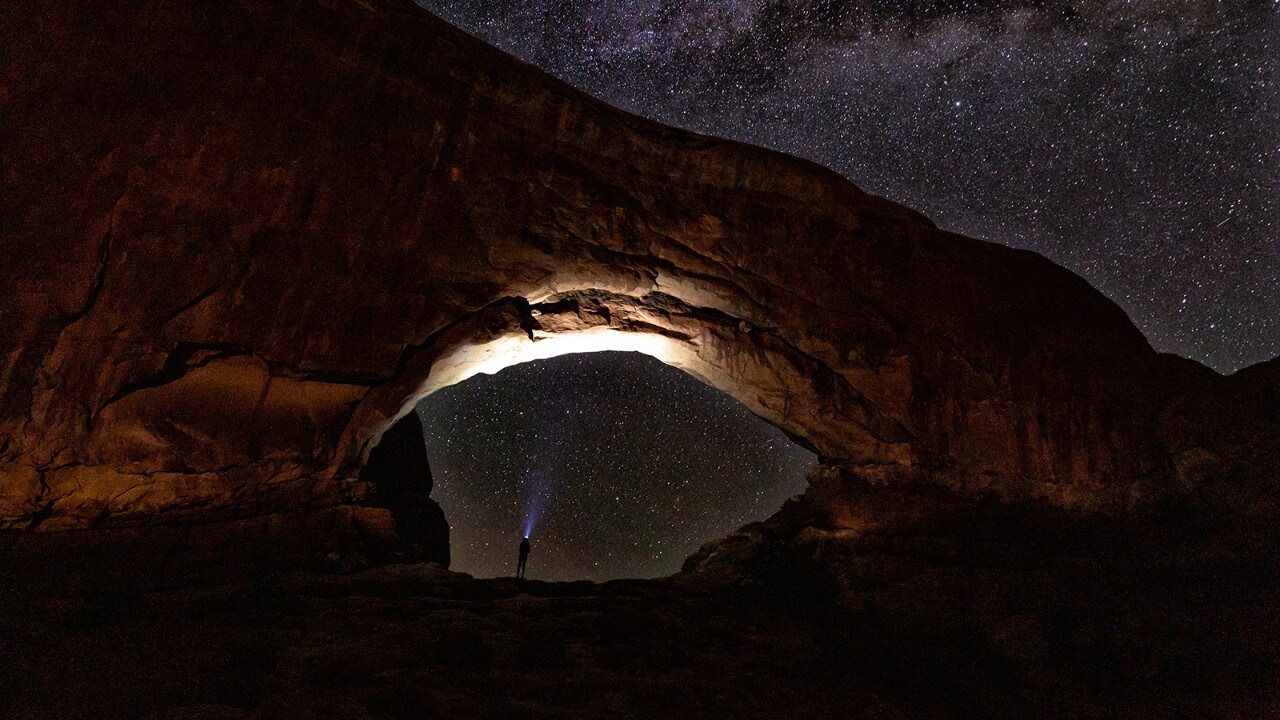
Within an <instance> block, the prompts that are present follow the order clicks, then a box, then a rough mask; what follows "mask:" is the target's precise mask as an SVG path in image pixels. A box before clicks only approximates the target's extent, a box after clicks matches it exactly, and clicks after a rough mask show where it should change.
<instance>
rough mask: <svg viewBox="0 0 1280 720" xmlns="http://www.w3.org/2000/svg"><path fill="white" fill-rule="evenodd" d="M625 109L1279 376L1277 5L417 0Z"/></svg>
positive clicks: (1140, 0) (1173, 337)
mask: <svg viewBox="0 0 1280 720" xmlns="http://www.w3.org/2000/svg"><path fill="white" fill-rule="evenodd" d="M419 2H421V3H422V4H423V5H424V6H425V7H427V9H429V10H432V11H433V12H435V13H436V14H438V15H440V16H441V17H443V18H444V19H446V20H448V21H450V22H453V23H454V24H456V25H458V26H459V27H461V28H463V29H465V30H467V31H469V32H471V33H472V34H474V35H476V36H477V37H480V38H482V39H484V40H486V41H488V42H490V43H491V44H494V45H496V46H498V47H500V48H502V49H504V50H506V51H508V52H510V53H512V54H514V55H516V56H518V57H521V58H523V59H525V60H528V61H529V62H532V63H533V64H535V65H538V66H540V67H542V68H543V69H545V70H547V71H548V72H550V73H552V74H553V75H556V76H558V77H560V78H562V79H564V80H566V81H567V82H569V83H571V84H573V85H576V86H578V87H580V88H582V89H583V90H585V91H587V92H589V93H591V94H593V95H596V96H597V97H600V98H602V99H604V100H606V101H608V102H610V103H612V104H614V105H617V106H618V107H621V108H623V109H626V110H629V111H631V112H635V113H637V114H640V115H644V116H647V117H650V118H653V119H655V120H658V121H661V122H665V123H668V124H671V125H675V126H678V127H683V128H687V129H690V130H695V131H698V132H703V133H708V134H712V135H718V136H722V137H728V138H733V139H738V140H744V141H746V142H750V143H754V144H757V145H764V146H768V147H772V148H776V149H779V150H782V151H784V152H787V153H791V154H794V155H800V156H803V157H806V158H809V159H812V160H815V161H817V162H819V163H822V164H824V165H826V166H828V167H830V168H833V169H835V170H836V171H838V172H841V173H843V174H844V175H846V176H847V177H849V178H850V179H851V180H853V181H854V182H855V183H856V184H858V185H859V186H860V187H862V188H863V189H865V190H868V191H870V192H873V193H876V194H879V195H883V196H885V197H888V198H890V199H893V200H896V201H899V202H902V203H904V204H906V205H909V206H911V207H914V208H916V209H918V210H921V211H923V212H925V213H926V214H928V215H929V216H930V217H932V218H933V219H934V220H935V221H936V222H938V224H939V225H941V226H943V227H945V228H948V229H951V230H955V231H957V232H961V233H964V234H966V235H970V236H973V237H978V238H982V239H985V240H991V241H993V242H999V243H1004V244H1007V245H1012V246H1015V247H1020V248H1027V249H1031V250H1035V251H1037V252H1039V253H1041V254H1043V255H1045V256H1047V257H1049V258H1050V259H1052V260H1054V261H1056V262H1058V263H1060V264H1062V265H1065V266H1066V267H1068V268H1070V269H1072V270H1074V271H1075V272H1077V273H1078V274H1080V275H1082V276H1083V277H1085V278H1086V279H1088V280H1089V281H1090V282H1091V283H1092V284H1093V285H1094V286H1095V287H1097V288H1099V289H1100V290H1102V292H1104V293H1105V294H1106V295H1108V296H1109V297H1111V298H1112V299H1113V300H1115V301H1116V302H1118V303H1119V304H1120V305H1121V307H1123V308H1124V309H1125V310H1126V311H1127V312H1128V313H1129V315H1130V317H1131V318H1133V320H1134V322H1135V323H1136V324H1137V325H1138V327H1139V328H1140V329H1142V330H1143V332H1145V333H1146V334H1147V337H1148V338H1149V339H1150V340H1151V343H1152V345H1154V346H1155V347H1156V349H1158V350H1162V351H1169V352H1174V353H1177V354H1180V355H1184V356H1186V357H1190V358H1193V359H1195V360H1198V361H1200V362H1203V363H1205V364H1207V365H1209V366H1210V367H1213V368H1215V369H1217V370H1219V371H1222V372H1230V371H1233V370H1236V369H1239V368H1240V367H1244V366H1246V365H1250V364H1252V363H1255V362H1259V361H1262V360H1266V359H1269V358H1271V357H1274V356H1276V355H1280V289H1278V288H1280V199H1278V197H1280V0H1223V1H1221V2H1218V1H1217V0H1090V1H1089V2H1085V1H1083V0H1069V1H1068V0H939V1H936V2H927V1H924V0H594V1H584V0H419Z"/></svg>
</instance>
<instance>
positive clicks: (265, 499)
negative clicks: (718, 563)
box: [0, 0, 1278, 552]
mask: <svg viewBox="0 0 1280 720" xmlns="http://www.w3.org/2000/svg"><path fill="white" fill-rule="evenodd" d="M0 13H3V15H4V16H5V18H4V19H5V21H4V22H3V23H0V28H3V30H2V31H0V32H2V34H3V36H2V37H0V42H2V43H3V46H4V47H5V48H6V62H5V63H4V70H3V73H4V74H3V76H2V78H3V79H2V80H0V88H2V90H0V102H2V103H3V106H4V108H3V109H4V113H3V114H4V117H5V122H4V123H2V124H0V147H3V148H4V149H5V151H4V153H3V154H0V217H3V218H5V220H4V222H3V225H2V226H0V233H2V235H0V255H2V256H3V258H4V261H5V262H4V263H3V270H2V271H0V272H3V273H4V274H5V275H4V280H3V285H2V286H0V523H2V524H3V526H4V527H6V528H10V529H13V530H38V531H40V532H41V533H48V532H50V531H57V530H80V529H94V530H95V531H97V532H99V533H107V532H114V531H124V530H127V529H130V528H134V529H137V528H144V529H145V528H158V527H161V526H170V527H177V526H188V525H192V524H193V523H199V524H200V526H201V527H205V528H212V527H218V526H219V524H220V523H221V524H222V525H221V526H222V527H224V528H239V529H236V530H229V531H228V532H232V534H249V535H262V536H266V535H269V534H271V533H272V532H275V531H276V530H278V529H279V528H280V527H298V528H311V527H315V526H316V523H317V522H320V521H319V520H317V518H321V517H323V518H327V519H325V520H323V522H320V524H321V525H322V526H323V527H324V528H326V529H325V530H324V531H323V534H324V535H325V536H326V537H333V536H336V535H346V536H350V537H351V538H354V539H355V540H356V541H359V542H361V543H368V542H370V538H378V540H377V542H384V541H385V542H390V541H393V539H394V538H391V539H389V538H390V536H391V535H394V530H395V529H398V530H399V531H400V532H401V533H405V532H407V533H409V534H411V535H413V534H415V533H417V532H419V531H418V530H406V528H407V527H411V526H412V527H420V526H423V527H425V526H426V525H431V526H434V527H437V528H438V527H440V522H442V520H441V519H440V518H439V516H438V515H437V514H435V511H434V510H431V509H429V508H430V506H429V505H427V504H425V503H426V502H427V501H425V500H423V499H422V498H420V497H418V496H417V495H415V493H418V494H420V493H419V491H416V490H415V491H410V490H405V489H404V487H403V486H400V485H395V484H394V483H392V484H390V485H388V484H386V482H385V481H379V480H374V479H372V477H371V475H370V472H371V471H368V470H366V472H365V473H364V474H362V473H361V468H362V466H364V464H365V463H366V461H369V462H377V455H376V454H372V453H371V450H372V451H373V452H374V453H376V447H377V446H378V442H379V440H380V439H382V442H391V441H392V438H388V437H387V436H386V435H384V434H383V433H384V432H385V431H386V430H387V428H389V427H392V425H393V423H394V422H395V421H396V419H397V418H399V417H402V416H405V413H406V412H408V410H409V409H410V408H411V407H412V405H413V404H414V403H415V402H416V401H417V400H418V399H419V398H420V397H422V396H423V395H424V394H425V393H427V392H430V391H431V390H433V389H435V388H438V387H441V386H443V385H447V384H449V383H450V382H454V381H456V380H458V379H460V378H462V377H465V376H466V375H468V374H470V373H473V372H476V371H478V370H480V369H485V368H493V367H495V366H500V365H502V364H504V363H510V362H515V361H518V360H521V359H528V358H532V357H538V356H544V355H547V354H554V353H558V352H571V351H575V350H582V349H593V348H594V349H598V348H606V347H607V348H614V349H638V350H643V351H645V352H651V353H653V354H655V355H657V356H659V357H660V358H662V359H664V360H666V361H668V362H671V363H673V364H676V365H678V366H680V367H683V368H685V369H687V370H689V371H690V372H692V373H694V374H696V375H698V376H699V377H701V378H703V379H704V380H706V381H707V382H709V383H711V384H713V385H715V386H717V387H720V388H722V389H724V390H725V391H726V392H729V393H730V394H732V395H733V396H734V397H737V398H738V399H740V400H741V401H742V402H744V403H745V404H746V405H747V406H748V407H750V408H751V409H752V410H754V411H755V412H757V413H758V414H760V415H761V416H763V417H765V418H766V419H768V420H770V421H771V422H774V423H775V424H777V425H778V426H780V427H782V428H783V429H785V430H786V431H787V432H789V433H790V434H792V435H793V436H794V437H796V438H797V439H798V440H799V441H801V442H804V443H806V444H808V445H809V446H811V447H813V448H814V449H816V450H817V451H818V452H819V453H820V455H821V456H822V458H823V459H824V462H825V463H826V464H827V465H828V466H830V467H833V468H845V469H846V471H848V472H852V473H853V475H854V476H856V477H857V478H858V479H859V481H860V482H871V483H873V484H878V485H888V486H892V485H894V484H903V483H906V484H912V485H917V484H922V485H926V486H931V487H937V488H942V489H945V490H946V491H948V492H951V493H954V494H955V496H957V497H962V498H978V497H987V496H992V497H996V498H1000V499H1002V500H1004V501H1024V500H1035V501H1038V502H1044V503H1047V504H1049V505H1052V506H1057V507H1062V508H1072V509H1077V510H1090V511H1094V510H1098V511H1106V512H1115V511H1119V510H1122V509H1124V508H1129V507H1133V506H1137V505H1143V504H1147V503H1152V502H1156V501H1159V500H1161V499H1162V498H1165V497H1167V496H1169V495H1170V494H1175V495H1176V494H1186V493H1193V492H1197V491H1198V490H1199V489H1200V488H1204V487H1208V485H1207V484H1208V483H1228V484H1230V485H1232V487H1236V486H1241V487H1243V486H1249V487H1257V488H1261V487H1264V486H1267V485H1266V484H1267V483H1269V482H1273V481H1274V478H1275V477H1276V475H1277V473H1276V471H1275V470H1276V466H1277V451H1276V447H1277V423H1278V421H1277V417H1276V409H1275V408H1276V400H1275V398H1276V393H1277V381H1276V373H1275V372H1274V368H1260V369H1258V370H1256V371H1248V372H1242V373H1239V374H1237V375H1236V376H1233V377H1230V378H1222V377H1219V376H1217V375H1216V374H1214V373H1212V372H1208V371H1205V370H1204V369H1203V368H1199V367H1198V366H1194V364H1193V363H1188V362H1187V361H1183V360H1180V359H1177V358H1170V357H1163V356H1159V355H1157V354H1156V353H1154V352H1153V351H1152V350H1151V348H1150V347H1149V346H1148V345H1147V343H1146V342H1145V340H1144V339H1143V338H1142V336H1141V335H1140V334H1139V333H1138V332H1137V330H1135V329H1134V327H1133V326H1132V324H1131V323H1130V322H1129V320H1128V319H1127V318H1126V317H1125V316H1124V314H1123V313H1122V312H1121V311H1120V310H1119V309H1118V308H1117V307H1116V306H1115V305H1114V304H1112V303H1111V302H1109V301H1107V300H1106V299H1105V298H1103V297H1102V296H1101V295H1099V294H1098V293H1097V292H1096V291H1094V290H1093V289H1092V288H1090V287H1089V286H1088V285H1087V284H1086V283H1085V282H1084V281H1083V280H1081V279H1080V278H1078V277H1076V276H1074V275H1072V274H1071V273H1069V272H1067V271H1066V270H1064V269H1062V268H1060V267H1057V266H1055V265H1053V264H1052V263H1050V262H1048V261H1047V260H1045V259H1044V258H1042V257H1039V256H1037V255H1034V254H1032V253H1028V252H1022V251H1017V250H1012V249H1009V248H1005V247H999V246H995V245H992V244H988V243H984V242H979V241H976V240H972V239H968V238H964V237H960V236H957V235H954V234H951V233H947V232H944V231H941V230H939V229H937V228H936V227H934V226H933V225H932V224H931V223H930V222H929V221H928V220H927V219H925V218H923V217H921V216H920V215H919V214H917V213H915V212H913V211H911V210H909V209H906V208H903V207H900V206H898V205H895V204H893V203H891V202H888V201H886V200H883V199H881V198H877V197H874V196H871V195H868V194H866V193H864V192H861V191H859V190H858V189H857V188H856V187H854V186H853V185H851V184H850V183H848V182H847V181H845V180H844V179H842V178H840V177H838V176H837V175H835V174H834V173H831V172H829V171H827V170H825V169H823V168H820V167H817V166H815V165H812V164H809V163H806V162H803V161H800V160H796V159H794V158H789V157H785V156H782V155H780V154H777V153H773V152H769V151H765V150H762V149H759V148H753V147H748V146H743V145H740V144H735V143H732V142H727V141H723V140H717V139H714V138H708V137H702V136H697V135H692V134H689V133H684V132H679V131H676V130H673V129H670V128H666V127H661V126H658V125H655V124H653V123H649V122H646V121H643V120H640V119H637V118H635V117H632V116H629V115H626V114H625V113H622V112H620V111H618V110H616V109H613V108H611V107H608V106H606V105H604V104H602V103H600V102H597V101H595V100H593V99H591V98H589V97H586V96H584V95H583V94H581V93H578V92H576V91H574V90H572V89H571V88H568V87H566V86H565V85H563V84H561V83H559V82H557V81H555V80H553V79H551V78H549V77H547V76H546V75H544V74H542V73H541V72H539V71H537V70H536V69H534V68H531V67H529V66H526V65H524V64H522V63H520V62H518V61H517V60H515V59H513V58H511V57H509V56H506V55H504V54H502V53H500V52H498V51H496V50H494V49H492V48H489V47H487V46H484V45H483V44H481V43H479V42H478V41H476V40H474V39H472V38H470V37H468V36H466V35H465V34H463V33H461V32H459V31H458V30H456V29H454V28H451V27H449V26H448V25H446V24H445V23H443V22H441V21H439V20H438V19H436V18H434V17H432V16H431V15H429V14H427V13H425V12H423V11H422V10H420V9H418V8H417V7H416V6H413V5H412V4H410V3H409V2H407V0H403V1H402V0H369V1H367V2H365V1H359V0H297V1H296V2H276V1H274V0H239V1H238V2H232V3H215V4H213V5H207V4H199V3H197V4H192V3H185V2H177V1H176V0H159V1H158V2H154V3H147V4H146V6H145V7H141V8H124V7H122V6H120V5H119V3H112V2H105V1H98V0H82V1H80V2H75V3H70V4H58V5H52V6H51V5H49V4H48V3H43V2H36V1H35V0H14V1H13V2H8V3H6V4H5V7H4V9H3V10H0ZM424 470H425V468H424ZM393 488H398V489H393ZM411 495H412V496H413V499H411V500H410V499H408V498H409V497H410V496H411ZM1249 497H1250V498H1254V499H1256V498H1257V497H1259V496H1258V493H1256V492H1255V493H1254V494H1252V495H1250V496H1249ZM832 502H833V503H835V502H836V501H835V500H832ZM1248 502H1249V503H1252V504H1250V505H1249V507H1251V508H1254V509H1255V510H1256V511H1257V512H1260V513H1263V514H1264V515H1265V514H1266V513H1267V512H1271V513H1274V512H1275V508H1274V506H1271V508H1270V510H1269V511H1268V510H1267V509H1266V506H1265V504H1264V505H1258V504H1257V503H1256V502H1253V501H1252V500H1250V501H1248ZM406 503H408V505H406ZM410 506H412V507H413V508H414V509H412V510H410V509H406V508H408V507H410ZM1259 508H1260V509H1259ZM388 509H389V510H390V512H388ZM389 515H390V517H389ZM429 516H430V517H429ZM273 518H274V519H273ZM286 518H294V519H296V520H297V522H293V521H290V522H284V521H283V520H282V519H286ZM291 522H292V524H290V523H291ZM393 526H394V527H393ZM32 537H33V536H31V535H30V534H28V535H23V536H22V540H21V542H23V543H32V542H38V541H37V540H34V539H32ZM427 545H429V546H431V547H432V548H435V549H433V550H430V552H439V550H440V548H439V547H438V546H436V545H432V544H431V543H427Z"/></svg>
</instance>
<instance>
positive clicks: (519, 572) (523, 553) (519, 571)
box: [516, 535, 529, 579]
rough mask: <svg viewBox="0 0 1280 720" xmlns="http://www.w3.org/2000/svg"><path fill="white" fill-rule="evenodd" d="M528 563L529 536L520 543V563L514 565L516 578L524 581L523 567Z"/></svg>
mask: <svg viewBox="0 0 1280 720" xmlns="http://www.w3.org/2000/svg"><path fill="white" fill-rule="evenodd" d="M528 562H529V536H528V535H526V536H525V537H524V540H521V541H520V562H519V563H518V564H517V565H516V577H518V578H520V579H524V566H525V565H526V564H528Z"/></svg>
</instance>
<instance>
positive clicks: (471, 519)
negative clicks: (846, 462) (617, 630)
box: [418, 352, 816, 580]
mask: <svg viewBox="0 0 1280 720" xmlns="http://www.w3.org/2000/svg"><path fill="white" fill-rule="evenodd" d="M418 415H419V417H420V418H421V419H422V424H423V434H424V435H425V437H426V442H427V451H428V453H429V456H430V459H431V470H432V475H433V476H434V478H435V488H434V489H433V490H432V493H431V494H432V497H434V498H435V499H436V501H437V502H439V503H440V505H441V507H443V508H444V511H445V515H446V517H447V518H448V520H449V523H450V525H451V526H452V538H451V542H450V545H451V549H452V553H453V564H452V568H453V569H454V570H458V571H461V572H467V573H471V574H473V575H476V576H479V577H493V576H504V575H514V574H515V565H516V548H517V546H518V545H519V543H520V538H521V535H522V533H523V532H525V529H526V528H527V527H531V533H532V537H531V540H530V542H531V544H532V546H533V549H532V552H531V553H530V555H529V570H528V577H529V578H531V579H540V580H574V579H590V580H605V579H610V578H616V577H656V576H659V575H667V574H670V573H673V572H675V571H677V570H679V569H680V564H681V563H682V562H683V561H684V559H685V558H686V557H688V556H689V555H690V554H692V553H693V551H695V550H697V548H698V546H699V545H701V544H702V543H704V542H707V541H709V540H714V539H716V538H719V537H723V536H724V535H727V534H728V533H730V532H732V531H733V530H736V529H737V528H739V527H741V526H743V525H745V524H747V523H749V522H752V521H756V520H763V519H764V518H766V517H768V516H769V515H771V514H773V513H774V512H775V511H777V509H778V508H779V507H781V506H782V502H783V501H784V500H786V499H787V498H788V497H790V496H792V495H797V494H799V493H801V492H803V491H804V487H805V480H804V474H805V471H806V470H807V469H808V468H809V467H810V466H812V465H813V464H814V463H815V462H816V457H815V456H814V455H813V454H812V453H810V452H809V451H807V450H804V449H802V448H800V447H799V446H797V445H795V444H794V443H792V442H791V441H790V440H788V439H787V438H786V436H785V435H783V433H782V431H781V430H779V429H777V428H776V427H773V426H772V425H769V424H768V423H766V422H764V421H763V420H761V419H759V418H757V417H756V416H754V415H752V414H751V413H750V412H749V411H748V410H747V409H746V408H745V407H743V406H742V405H741V404H740V403H738V401H736V400H734V399H733V398H730V397H729V396H727V395H725V394H724V393H721V392H720V391H719V390H716V389H714V388H712V387H710V386H707V385H703V384H702V382H700V381H699V380H696V379H694V378H693V377H692V376H690V375H688V374H686V373H685V372H684V371H682V370H677V369H676V368H673V367H670V366H667V365H664V364H663V363H662V362H660V361H658V360H655V359H653V358H651V357H649V356H647V355H641V354H639V353H630V352H599V353H580V354H575V355H562V356H560V357H556V358H551V359H549V360H539V361H535V362H531V363H525V364H522V365H516V366H513V367H510V368H507V369H506V370H503V371H502V372H500V373H497V374H495V375H477V376H475V377H473V378H471V379H469V380H466V381H464V382H461V383H458V384H457V385H453V386H451V387H447V388H445V389H443V390H440V391H438V392H436V393H434V394H432V395H430V396H428V397H427V398H426V399H425V400H423V401H422V402H421V403H420V404H419V405H418Z"/></svg>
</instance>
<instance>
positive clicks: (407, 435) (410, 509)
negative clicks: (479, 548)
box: [360, 412, 449, 568]
mask: <svg viewBox="0 0 1280 720" xmlns="http://www.w3.org/2000/svg"><path fill="white" fill-rule="evenodd" d="M360 481H361V482H364V483H368V484H369V485H370V486H372V488H373V491H372V494H371V495H370V497H369V504H370V505H375V506H378V507H384V508H387V509H388V510H390V511H391V517H392V518H393V519H394V520H395V529H396V535H398V536H399V537H400V539H401V540H403V541H404V542H406V543H408V544H409V546H410V547H411V548H412V549H413V555H414V558H415V559H421V560H423V561H426V562H434V563H439V564H440V565H443V566H444V567H446V568H447V567H449V523H448V522H446V521H445V519H444V511H443V510H441V509H440V505H439V504H437V503H436V501H435V500H432V499H431V484H432V483H431V465H430V463H429V462H428V460H427V448H426V445H425V444H424V443H423V440H422V422H421V421H419V420H418V414H417V413H412V412H411V413H409V414H408V415H405V416H404V417H402V418H400V421H399V422H397V423H396V424H395V425H392V426H391V429H389V430H387V431H386V432H385V433H383V434H382V440H381V441H380V442H379V443H378V445H377V447H375V448H373V450H372V451H371V452H370V453H369V462H367V463H366V464H365V466H364V467H363V468H361V470H360Z"/></svg>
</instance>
